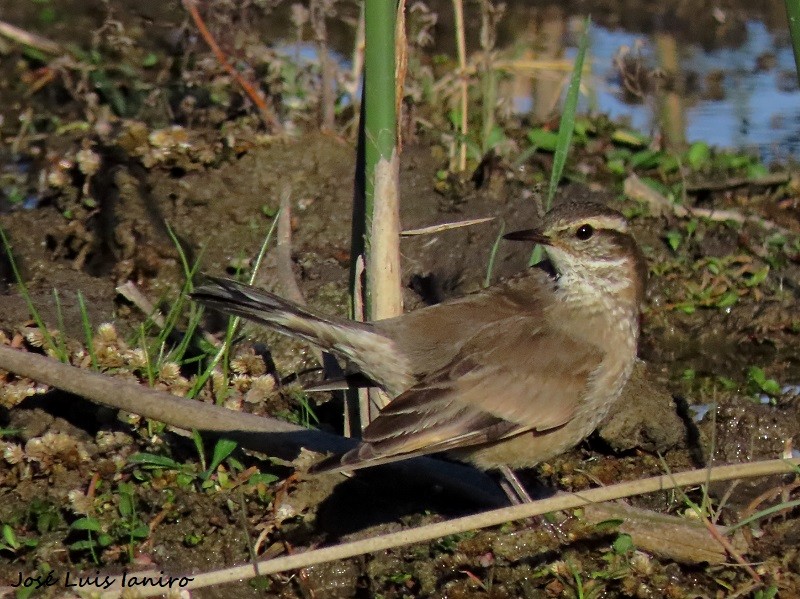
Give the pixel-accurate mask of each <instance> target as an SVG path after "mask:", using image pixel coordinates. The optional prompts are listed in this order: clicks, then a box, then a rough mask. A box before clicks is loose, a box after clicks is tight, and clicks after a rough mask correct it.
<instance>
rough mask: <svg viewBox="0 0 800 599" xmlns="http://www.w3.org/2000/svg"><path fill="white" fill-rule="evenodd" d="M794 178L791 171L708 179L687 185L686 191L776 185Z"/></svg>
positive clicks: (696, 191) (694, 191)
mask: <svg viewBox="0 0 800 599" xmlns="http://www.w3.org/2000/svg"><path fill="white" fill-rule="evenodd" d="M791 180H792V176H791V174H789V173H772V174H769V175H766V176H764V177H757V178H755V179H749V178H747V177H735V178H731V179H724V180H722V181H707V182H705V183H695V184H693V185H687V186H686V193H698V192H703V191H725V190H728V189H736V188H738V187H754V188H759V187H776V186H778V185H785V184H786V183H788V182H789V181H791Z"/></svg>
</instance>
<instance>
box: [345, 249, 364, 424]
mask: <svg viewBox="0 0 800 599" xmlns="http://www.w3.org/2000/svg"><path fill="white" fill-rule="evenodd" d="M365 269H366V267H365V266H364V256H359V257H358V258H356V266H355V279H354V280H355V289H353V311H354V314H353V318H354V319H355V320H358V321H360V322H364V321H365V320H366V315H365V313H364V300H363V298H364V286H363V285H362V282H363V280H364V270H365ZM356 393H357V395H358V417H359V425H360V430H362V431H363V430H364V429H365V428H367V426H368V425H369V422H370V418H369V412H370V410H369V390H367V389H364V388H363V387H361V388H359V389H358V390H357V391H356ZM347 416H348V418H349V416H350V415H349V414H348V415H347ZM350 421H352V420H351V419H350ZM345 430H348V429H347V428H346V429H345ZM350 432H351V431H350ZM345 436H346V437H350V436H351V435H350V434H346V435H345Z"/></svg>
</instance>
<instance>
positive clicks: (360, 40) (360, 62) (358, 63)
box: [347, 3, 366, 115]
mask: <svg viewBox="0 0 800 599" xmlns="http://www.w3.org/2000/svg"><path fill="white" fill-rule="evenodd" d="M365 49H366V42H365V39H364V5H363V3H362V5H361V9H360V10H359V13H358V25H357V26H356V39H355V45H354V47H353V67H352V69H351V70H350V84H349V85H348V86H347V93H348V94H350V98H351V100H352V102H353V114H356V115H357V114H359V113H360V112H361V96H360V95H359V94H358V88H359V84H360V82H361V77H362V74H363V72H364V51H365Z"/></svg>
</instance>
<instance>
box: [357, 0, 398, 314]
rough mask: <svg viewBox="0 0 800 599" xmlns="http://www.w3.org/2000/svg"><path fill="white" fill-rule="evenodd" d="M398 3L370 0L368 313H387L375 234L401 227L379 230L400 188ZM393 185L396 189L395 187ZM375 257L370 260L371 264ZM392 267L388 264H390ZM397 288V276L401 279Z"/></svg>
mask: <svg viewBox="0 0 800 599" xmlns="http://www.w3.org/2000/svg"><path fill="white" fill-rule="evenodd" d="M396 16H397V5H396V3H395V2H392V1H390V0H366V5H365V32H366V55H365V60H364V70H365V79H366V81H365V87H364V103H365V111H364V112H365V119H364V120H365V136H364V144H365V148H364V150H365V161H366V164H365V170H366V178H365V193H366V197H365V213H366V214H365V215H364V217H365V222H366V227H365V239H364V246H365V253H366V262H367V270H366V272H367V288H366V294H365V296H366V297H365V308H366V314H367V316H368V317H369V318H376V317H381V316H383V317H385V314H384V313H383V311H382V310H381V309H378V308H376V306H375V297H376V296H378V295H379V294H381V293H383V291H384V286H383V284H381V283H380V282H379V281H378V280H376V279H377V278H378V276H376V275H379V274H381V273H379V272H377V271H376V269H378V270H380V269H382V268H384V266H385V264H384V263H385V262H386V260H387V258H386V256H384V255H383V253H382V251H381V250H380V249H379V246H382V241H381V240H378V239H375V238H374V236H375V235H386V236H391V235H397V233H398V232H397V231H394V232H392V231H391V230H388V231H383V230H379V229H381V227H382V226H383V225H385V224H389V225H390V224H391V223H390V222H388V221H391V220H392V218H393V216H392V215H393V214H394V212H395V211H396V209H395V208H389V210H388V213H387V210H384V209H383V207H382V206H381V205H376V204H377V203H382V202H384V201H386V200H391V199H392V198H390V197H389V196H392V195H393V196H394V198H393V199H394V200H395V201H396V200H397V194H396V166H397V154H396V143H397V136H396V129H397V115H396V114H395V110H396V109H395V19H396ZM392 190H394V191H392ZM371 262H372V264H371ZM387 268H388V266H387ZM397 285H398V288H399V279H398V281H397Z"/></svg>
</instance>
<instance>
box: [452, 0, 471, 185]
mask: <svg viewBox="0 0 800 599" xmlns="http://www.w3.org/2000/svg"><path fill="white" fill-rule="evenodd" d="M453 11H454V14H455V25H456V49H457V51H458V75H459V90H460V101H461V105H460V110H461V124H460V128H459V134H460V136H461V139H460V140H459V142H458V147H459V150H458V170H459V172H461V171H463V170H465V169H466V168H467V108H468V105H467V100H468V98H467V91H468V89H467V43H466V41H465V38H464V3H463V0H453Z"/></svg>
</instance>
